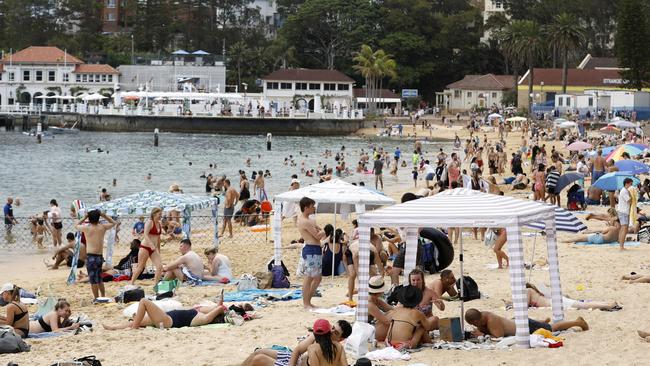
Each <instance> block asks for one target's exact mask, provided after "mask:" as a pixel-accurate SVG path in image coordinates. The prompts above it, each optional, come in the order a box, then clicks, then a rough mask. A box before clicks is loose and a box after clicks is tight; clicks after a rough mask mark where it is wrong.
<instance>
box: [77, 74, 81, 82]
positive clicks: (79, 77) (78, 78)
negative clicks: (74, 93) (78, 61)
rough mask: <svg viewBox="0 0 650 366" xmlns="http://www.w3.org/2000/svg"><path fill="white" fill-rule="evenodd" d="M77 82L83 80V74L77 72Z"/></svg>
mask: <svg viewBox="0 0 650 366" xmlns="http://www.w3.org/2000/svg"><path fill="white" fill-rule="evenodd" d="M77 82H78V83H80V82H81V74H77Z"/></svg>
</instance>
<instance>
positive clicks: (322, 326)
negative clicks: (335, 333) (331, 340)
mask: <svg viewBox="0 0 650 366" xmlns="http://www.w3.org/2000/svg"><path fill="white" fill-rule="evenodd" d="M331 331H332V324H330V322H328V321H327V320H326V319H318V320H316V321H315V322H314V334H318V335H323V334H329V333H330V332H331Z"/></svg>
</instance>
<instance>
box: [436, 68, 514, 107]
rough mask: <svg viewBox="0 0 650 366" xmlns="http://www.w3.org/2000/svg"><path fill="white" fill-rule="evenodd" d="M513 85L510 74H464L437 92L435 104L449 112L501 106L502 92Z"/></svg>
mask: <svg viewBox="0 0 650 366" xmlns="http://www.w3.org/2000/svg"><path fill="white" fill-rule="evenodd" d="M514 87H515V79H514V78H513V77H512V76H511V75H494V74H485V75H465V77H464V78H463V79H462V80H459V81H456V82H454V83H451V84H449V85H447V89H445V91H444V92H442V93H437V100H436V105H437V106H439V107H441V108H443V109H445V108H446V109H447V110H448V111H449V112H453V113H455V112H464V111H467V110H470V109H472V108H491V107H498V108H501V107H503V103H502V100H503V93H504V92H506V91H508V90H510V89H513V88H514Z"/></svg>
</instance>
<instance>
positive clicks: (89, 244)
mask: <svg viewBox="0 0 650 366" xmlns="http://www.w3.org/2000/svg"><path fill="white" fill-rule="evenodd" d="M100 217H101V218H103V219H104V220H106V221H108V223H106V224H100V223H99V218H100ZM86 219H88V222H89V223H88V224H84V221H86ZM113 226H115V221H113V219H112V218H110V217H109V216H107V215H106V214H105V213H103V212H99V210H92V211H90V212H88V213H86V215H84V217H83V218H82V219H81V220H79V222H78V223H77V225H76V229H77V230H78V231H81V232H82V233H83V234H84V235H85V237H86V270H87V271H88V282H90V288H91V289H92V292H93V297H94V298H95V299H97V298H98V297H99V296H98V295H101V296H102V297H104V295H105V290H104V282H102V276H101V274H102V264H104V256H103V252H104V236H105V234H106V231H108V230H110V229H111V228H112V227H113Z"/></svg>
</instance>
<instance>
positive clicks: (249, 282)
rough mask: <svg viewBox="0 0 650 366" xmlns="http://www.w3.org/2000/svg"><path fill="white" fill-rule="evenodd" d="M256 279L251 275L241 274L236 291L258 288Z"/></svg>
mask: <svg viewBox="0 0 650 366" xmlns="http://www.w3.org/2000/svg"><path fill="white" fill-rule="evenodd" d="M258 284H259V283H258V281H257V277H255V276H253V275H252V274H248V273H247V274H243V275H242V276H241V277H240V278H239V283H238V284H237V291H246V290H252V289H257V288H258Z"/></svg>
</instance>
